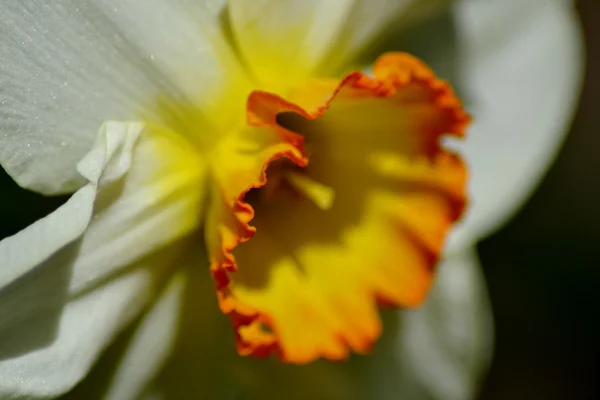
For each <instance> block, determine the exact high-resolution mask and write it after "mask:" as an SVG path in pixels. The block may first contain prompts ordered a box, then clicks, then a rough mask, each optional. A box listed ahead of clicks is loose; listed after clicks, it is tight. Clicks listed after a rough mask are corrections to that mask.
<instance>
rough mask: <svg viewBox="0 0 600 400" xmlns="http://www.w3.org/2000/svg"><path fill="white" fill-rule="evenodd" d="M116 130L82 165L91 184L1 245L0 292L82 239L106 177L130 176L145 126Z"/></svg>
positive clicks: (102, 138)
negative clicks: (76, 240)
mask: <svg viewBox="0 0 600 400" xmlns="http://www.w3.org/2000/svg"><path fill="white" fill-rule="evenodd" d="M114 128H115V129H111V130H108V129H106V130H105V131H104V132H102V133H101V134H100V135H99V136H98V141H97V143H96V145H95V146H94V148H93V149H92V150H91V151H90V152H89V153H88V154H87V155H86V157H85V158H84V159H83V160H82V161H81V162H80V164H79V173H80V174H81V176H82V177H84V178H86V179H87V180H88V182H89V183H88V184H87V185H86V186H85V187H83V188H81V189H80V190H79V191H77V192H76V193H75V194H74V195H73V196H72V197H71V198H70V199H69V200H68V201H67V202H66V203H65V204H64V205H63V206H62V207H60V208H59V209H58V210H56V211H55V212H54V213H52V214H50V215H48V216H47V217H45V218H43V219H41V220H39V221H37V222H35V223H34V224H32V225H30V226H28V227H27V228H25V229H24V230H22V231H21V232H19V233H17V234H16V235H14V236H11V237H8V238H6V239H4V240H2V241H0V266H2V267H1V268H0V289H2V288H3V287H6V286H7V285H9V284H10V283H12V282H13V281H14V280H15V279H17V278H19V277H20V276H22V275H23V274H25V273H26V272H28V271H29V270H30V269H32V268H33V267H35V266H37V265H38V264H40V263H42V262H43V261H45V260H46V259H47V258H48V257H50V256H51V255H52V254H54V253H55V252H56V251H57V250H60V249H61V248H62V247H64V246H65V245H66V244H68V243H70V242H72V241H74V240H75V239H77V238H78V237H79V236H81V234H82V233H83V232H84V230H85V228H87V226H88V224H89V221H90V219H91V217H92V211H93V207H94V200H95V199H96V191H97V190H98V186H99V182H100V178H101V176H102V174H103V173H107V174H108V173H110V175H111V176H112V177H113V178H115V179H117V178H119V177H120V176H122V175H123V174H124V173H126V172H127V169H128V166H129V163H130V161H131V154H130V151H131V148H132V146H133V144H134V143H135V141H136V140H137V138H138V136H139V134H140V132H141V130H142V125H140V124H131V125H127V126H120V127H117V126H114ZM124 149H126V150H125V151H123V150H124Z"/></svg>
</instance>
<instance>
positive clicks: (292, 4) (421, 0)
mask: <svg viewBox="0 0 600 400" xmlns="http://www.w3.org/2000/svg"><path fill="white" fill-rule="evenodd" d="M445 3H447V1H445V0H333V1H320V0H257V1H245V0H229V12H230V14H229V16H230V19H231V26H232V30H233V33H234V37H235V39H236V41H237V43H238V47H239V49H240V52H241V53H242V55H243V56H244V58H245V60H246V61H247V63H248V66H249V68H250V69H251V70H252V72H253V73H254V75H255V76H256V77H257V78H258V79H259V81H261V82H263V83H267V84H268V83H270V81H271V80H274V79H282V78H283V79H285V80H287V81H288V82H289V80H290V79H302V78H303V77H306V76H307V75H308V74H310V73H311V72H313V70H314V69H316V68H318V67H319V66H320V64H322V63H323V62H327V63H329V64H331V65H328V66H326V67H324V69H325V70H329V71H331V70H336V69H337V68H339V67H340V63H341V62H343V61H345V60H348V57H349V56H351V55H355V53H356V52H357V51H359V50H362V48H363V47H364V46H365V45H367V44H368V43H369V42H370V41H373V40H374V39H375V38H376V37H377V35H378V34H381V33H383V32H384V31H385V30H386V28H388V27H389V25H390V24H392V23H396V22H397V21H401V18H402V17H403V15H404V14H406V13H407V12H408V11H409V10H412V9H414V8H417V7H425V8H427V9H432V8H436V7H439V6H441V5H443V4H445Z"/></svg>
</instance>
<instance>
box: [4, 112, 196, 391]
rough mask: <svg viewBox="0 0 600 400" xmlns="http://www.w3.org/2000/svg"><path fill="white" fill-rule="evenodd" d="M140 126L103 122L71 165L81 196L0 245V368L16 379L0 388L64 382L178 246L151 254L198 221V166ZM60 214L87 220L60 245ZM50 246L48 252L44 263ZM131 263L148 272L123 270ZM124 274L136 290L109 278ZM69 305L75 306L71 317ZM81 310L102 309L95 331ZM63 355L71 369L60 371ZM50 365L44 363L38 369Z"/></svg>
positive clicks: (125, 317) (140, 298) (144, 294)
mask: <svg viewBox="0 0 600 400" xmlns="http://www.w3.org/2000/svg"><path fill="white" fill-rule="evenodd" d="M142 128H143V125H140V124H136V123H118V122H112V123H107V124H105V125H104V126H103V129H102V130H101V132H100V134H99V136H98V140H97V143H96V146H95V147H94V148H93V149H92V150H91V151H90V152H89V153H88V155H87V156H86V157H85V158H84V159H83V160H82V161H81V162H80V163H79V170H80V172H81V174H82V175H83V176H85V177H86V178H87V179H88V180H90V183H89V184H88V186H86V187H84V188H82V189H80V191H78V192H77V193H80V192H81V191H87V190H90V189H94V196H91V197H92V198H91V199H90V202H89V203H85V204H80V203H77V202H75V203H71V202H67V203H66V204H65V205H63V206H62V207H61V208H59V210H57V211H56V212H55V213H53V214H51V215H50V216H49V217H47V218H45V219H42V220H40V221H38V222H37V223H36V225H35V229H32V228H28V229H26V230H24V231H22V232H20V233H18V234H17V235H15V236H14V237H12V238H9V239H6V240H5V241H3V242H0V259H1V260H2V261H3V262H2V264H0V265H2V267H3V269H2V270H0V273H2V275H0V278H2V280H1V282H2V283H3V284H4V285H8V286H5V287H4V288H3V289H2V290H1V291H0V359H3V360H4V361H2V368H3V373H6V374H7V376H14V377H15V379H13V380H7V381H6V383H5V382H4V381H3V380H1V379H0V394H1V393H22V394H23V396H26V395H31V396H42V395H44V393H48V394H52V393H54V394H57V393H60V392H62V391H64V390H67V389H69V388H70V387H71V386H73V385H74V384H75V383H76V382H77V380H79V379H81V377H82V376H83V375H84V374H85V373H86V372H87V369H88V368H89V367H90V365H91V363H92V361H93V359H94V358H95V357H97V355H98V354H99V352H100V351H101V350H102V349H103V348H104V347H106V345H107V344H108V343H109V342H110V339H111V338H112V337H113V336H114V335H115V334H116V332H117V331H118V330H120V329H121V328H122V327H123V326H124V324H126V323H127V322H129V321H130V320H131V318H132V317H133V316H135V314H136V313H137V312H138V311H139V310H140V308H141V307H142V306H143V304H144V303H145V301H147V300H148V296H149V293H150V289H151V284H152V283H153V282H152V279H151V278H153V279H158V277H159V276H160V275H161V274H162V273H163V271H162V269H164V268H165V267H167V266H170V265H171V263H172V261H173V258H174V257H175V256H177V254H178V253H179V251H180V249H179V248H177V247H176V246H174V248H173V249H172V251H170V252H166V253H165V255H162V256H160V255H159V254H156V251H157V250H159V249H160V248H161V247H164V246H165V245H166V244H169V243H172V242H174V241H175V240H177V239H178V238H179V237H182V236H184V235H186V234H187V233H189V232H190V230H192V229H194V228H195V227H197V225H198V224H199V223H200V220H199V214H200V212H201V206H202V201H201V195H202V193H201V187H202V186H201V185H200V182H201V180H200V179H201V178H200V176H201V174H202V172H201V167H200V163H199V162H198V160H197V159H196V157H195V154H193V153H191V152H189V149H188V148H187V147H185V145H184V144H183V143H180V142H178V141H177V140H176V139H175V138H170V137H168V136H165V135H166V134H158V133H156V132H154V131H151V130H144V131H143V132H142ZM136 139H137V140H136ZM96 186H98V190H97V191H96ZM77 193H76V195H77ZM92 205H93V211H91V207H92ZM92 213H93V216H92ZM64 214H66V215H67V216H72V218H74V219H77V220H78V221H84V220H85V218H88V220H89V225H87V229H85V233H84V234H83V235H82V236H81V238H80V239H79V240H77V241H75V242H73V243H72V244H71V245H68V246H67V247H64V248H63V249H62V250H60V249H61V247H62V246H63V245H64V242H65V241H66V240H65V238H73V239H75V238H76V237H77V235H78V233H79V231H78V230H76V229H74V230H72V231H64V232H63V230H64V229H67V228H71V229H72V225H73V224H69V223H67V222H65V221H64V220H59V219H57V218H58V217H57V215H59V216H63V215H64ZM82 224H83V225H85V223H83V222H82ZM76 228H77V229H79V228H80V226H77V227H76ZM53 233H55V236H56V238H55V236H53ZM7 241H8V242H7ZM6 243H8V245H6ZM38 243H41V244H42V245H40V246H37V245H38ZM53 246H54V247H55V248H54V251H55V252H56V253H54V255H52V256H51V257H50V258H49V259H47V260H45V259H46V258H47V257H48V255H49V254H47V253H51V252H52V247H53ZM172 247H173V246H172ZM59 250H60V251H59ZM9 251H10V253H9ZM25 253H30V254H29V255H25ZM149 254H150V255H149ZM146 255H149V256H148V257H147V258H143V257H144V256H146ZM4 262H7V263H8V264H5V263H4ZM136 267H147V268H148V270H149V272H145V273H143V274H142V275H139V274H140V273H137V272H130V271H131V270H132V269H136ZM137 269H139V268H137ZM15 271H16V272H15ZM27 271H29V272H28V273H27V274H25V275H23V274H24V273H25V272H27ZM128 276H141V277H140V278H131V279H133V281H132V283H131V285H134V286H135V290H134V289H133V288H132V287H131V286H130V284H119V283H117V282H119V281H121V280H122V279H126V280H128V281H129V278H127V277H128ZM15 278H19V279H17V280H15ZM11 282H12V283H11ZM105 286H107V287H109V289H105ZM110 288H115V289H114V290H113V289H110ZM121 291H125V293H121ZM95 293H98V295H97V297H95ZM102 293H109V294H106V295H103V294H102ZM105 296H106V297H105ZM110 296H114V301H115V302H119V303H118V304H120V305H119V306H118V307H117V306H116V304H115V303H113V302H112V301H110V299H108V298H109V297H110ZM86 299H89V300H86ZM107 299H108V300H107ZM80 304H83V305H80ZM103 307H106V309H104V308H103ZM86 308H87V311H86ZM63 309H64V311H63ZM70 309H74V310H76V311H73V313H74V314H73V315H74V316H73V317H72V318H71V317H69V316H68V315H67V314H68V310H70ZM86 312H87V313H92V314H93V313H98V314H101V315H100V316H99V317H98V318H99V319H100V323H103V324H105V325H102V326H103V328H102V329H99V328H98V326H97V325H95V324H96V322H95V320H94V319H93V318H91V319H90V321H89V323H88V325H85V324H84V325H81V326H79V325H78V322H77V318H78V316H79V315H80V314H82V313H83V314H85V313H86ZM65 313H67V314H65ZM102 313H104V314H102ZM69 315H70V314H69ZM90 324H94V325H93V326H92V325H90ZM88 330H94V331H95V330H97V331H98V335H101V336H100V337H98V336H95V335H90V334H89V332H88ZM65 335H66V336H67V339H64V337H65ZM69 335H77V337H78V340H74V339H72V338H71V339H68V338H69V337H70V336H69ZM57 343H59V344H57ZM61 343H62V344H61ZM54 346H59V350H60V352H59V353H57V352H56V351H58V350H56V348H55V347H54ZM84 346H85V347H86V352H87V353H86V354H84V355H82V358H81V361H77V362H76V361H70V360H71V359H74V358H77V357H78V356H77V353H81V352H82V350H81V347H84ZM29 357H31V358H29ZM49 357H50V358H49ZM49 360H50V361H49ZM67 362H68V365H69V366H70V365H73V368H74V369H72V370H71V369H68V368H67V369H65V373H64V374H61V373H60V369H61V368H63V369H64V366H65V365H67V364H66V363H67ZM49 363H53V364H52V365H53V368H52V369H51V370H50V369H48V370H47V371H46V368H48V365H50V364H49ZM26 364H27V365H29V368H27V369H25V368H24V365H26ZM69 368H71V367H69ZM44 371H46V372H44ZM44 373H46V374H50V375H48V376H49V377H50V378H52V379H50V378H49V377H48V376H46V375H44ZM23 374H25V375H23ZM37 374H40V375H39V376H38V375H37ZM51 374H55V375H51ZM61 377H62V378H61ZM17 378H18V379H17ZM59 378H60V379H59ZM42 381H45V382H46V383H44V384H41V383H40V382H42ZM30 382H34V383H35V385H32V384H30ZM4 384H5V386H2V385H4ZM0 397H1V396H0Z"/></svg>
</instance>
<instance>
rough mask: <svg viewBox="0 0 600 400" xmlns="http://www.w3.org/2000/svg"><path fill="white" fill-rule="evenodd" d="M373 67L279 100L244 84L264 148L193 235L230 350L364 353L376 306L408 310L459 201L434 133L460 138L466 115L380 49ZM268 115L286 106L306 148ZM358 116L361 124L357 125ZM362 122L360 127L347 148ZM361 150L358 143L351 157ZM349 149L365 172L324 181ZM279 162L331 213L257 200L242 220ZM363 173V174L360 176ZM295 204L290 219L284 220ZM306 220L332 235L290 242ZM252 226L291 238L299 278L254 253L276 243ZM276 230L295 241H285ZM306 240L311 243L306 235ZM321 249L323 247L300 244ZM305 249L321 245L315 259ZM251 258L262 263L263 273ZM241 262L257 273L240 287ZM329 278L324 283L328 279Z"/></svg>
mask: <svg viewBox="0 0 600 400" xmlns="http://www.w3.org/2000/svg"><path fill="white" fill-rule="evenodd" d="M373 74H374V78H371V77H369V76H366V75H365V74H363V73H361V72H353V73H350V74H348V75H347V76H345V77H344V78H343V79H341V81H339V82H337V83H334V82H329V81H319V82H315V83H314V84H309V85H307V86H306V87H305V88H300V89H299V90H298V91H297V93H295V94H293V95H291V96H290V97H289V98H288V99H287V100H286V99H283V98H282V97H280V96H277V95H275V94H272V93H268V92H263V91H255V92H253V93H252V94H251V95H250V97H249V99H248V104H247V122H248V126H249V127H250V128H251V129H257V130H261V132H262V131H264V130H267V131H268V132H270V133H269V134H270V135H272V136H269V138H270V139H269V144H273V143H277V146H272V148H273V149H272V151H270V152H264V153H263V154H262V159H261V160H260V162H261V164H262V165H261V167H260V168H258V169H257V170H256V171H255V176H254V179H250V178H249V181H248V182H247V184H246V185H241V186H240V185H238V186H236V187H237V189H232V190H231V191H229V192H228V191H227V190H222V193H225V195H224V205H223V206H222V207H221V210H220V212H221V214H220V215H219V217H218V218H216V220H218V221H217V222H215V223H214V225H213V227H212V229H211V227H210V226H209V229H211V231H212V232H207V235H209V236H210V235H212V236H213V237H214V239H213V240H212V241H210V243H209V246H208V247H209V251H210V257H211V272H212V275H213V277H214V279H215V282H216V287H217V293H218V300H219V305H220V308H221V310H222V311H223V312H224V313H225V314H227V315H229V317H230V318H231V320H232V323H233V326H234V329H235V331H236V336H237V346H238V351H239V353H240V354H242V355H253V356H267V355H271V354H277V355H278V356H279V357H280V358H281V359H282V360H284V361H287V362H291V363H306V362H310V361H312V360H315V359H317V358H327V359H338V360H339V359H344V358H346V357H347V356H348V355H349V353H350V352H351V351H355V352H358V353H366V352H368V351H370V349H371V347H372V345H373V343H374V341H375V340H376V339H377V338H378V337H379V336H380V334H381V329H382V328H381V322H380V319H379V315H378V312H377V305H382V304H385V305H389V306H401V307H412V306H417V305H419V304H420V303H421V302H422V301H423V300H424V298H425V297H426V294H427V291H428V290H429V287H430V285H431V280H432V278H433V276H434V272H435V265H436V263H437V260H438V258H439V255H440V253H441V252H442V250H443V246H444V239H445V236H446V234H447V232H448V231H449V229H450V228H451V226H452V224H453V223H454V222H455V221H456V220H457V219H458V218H459V217H460V216H461V214H462V212H463V210H464V207H465V203H466V200H465V199H466V194H465V192H466V181H467V171H466V167H465V165H464V163H463V162H462V161H461V159H460V158H459V157H458V156H457V155H455V154H452V153H450V152H448V151H446V150H445V149H444V148H443V147H442V145H441V143H440V141H441V138H442V137H443V136H447V135H448V136H454V137H459V138H461V137H463V136H464V135H465V130H466V128H467V126H468V124H469V122H470V118H469V116H468V115H467V114H466V113H465V111H464V110H463V108H462V106H461V103H460V101H459V100H458V99H457V97H456V96H455V94H454V92H453V90H452V88H451V87H450V86H449V85H448V83H446V82H444V81H442V80H439V79H438V78H436V76H435V75H434V73H433V72H432V71H431V70H430V69H429V68H428V67H427V66H426V65H425V64H424V63H422V62H421V61H419V60H418V59H416V58H414V57H412V56H410V55H408V54H404V53H388V54H384V55H382V56H381V57H380V58H379V59H378V60H377V62H376V63H375V65H374V69H373ZM363 105H364V107H363ZM348 110H350V111H348ZM352 110H357V111H352ZM390 110H391V111H390ZM282 113H294V114H297V115H298V116H300V117H302V118H304V119H305V120H306V121H308V122H307V123H308V124H309V126H310V123H315V124H316V125H315V128H314V129H313V130H314V131H315V132H316V133H315V134H314V135H313V137H315V143H311V139H310V137H311V136H310V135H306V134H304V132H303V133H302V134H301V133H300V132H294V131H293V130H291V129H293V128H290V129H288V128H287V127H284V126H282V125H281V124H279V123H278V115H280V114H282ZM371 115H372V117H370V116H371ZM369 118H373V120H372V121H370V119H369ZM311 121H312V122H311ZM370 125H372V126H373V127H374V128H373V131H370V130H368V129H366V128H363V127H368V126H370ZM353 127H357V128H356V132H354V131H353V129H354V128H353ZM311 129H312V128H311ZM377 129H380V131H381V132H382V134H381V135H380V136H378V131H377ZM348 130H352V132H350V133H348V132H347V131H348ZM363 131H364V132H370V133H368V134H369V135H370V136H369V138H368V139H367V140H365V141H364V143H365V144H364V145H360V146H359V143H363V142H361V141H360V137H361V135H364V132H363ZM328 135H330V136H331V138H332V139H327V140H326V141H324V142H323V143H328V144H331V143H340V144H339V145H337V146H334V147H335V148H334V149H333V150H332V149H331V148H330V147H331V146H330V147H327V149H326V150H323V153H326V154H325V155H321V156H320V157H321V158H318V157H319V156H318V155H317V154H318V153H319V150H320V148H319V143H321V142H320V140H321V139H319V138H320V137H328ZM353 140H356V143H354V142H352V141H353ZM305 141H306V142H307V143H306V146H308V147H310V154H308V153H309V152H308V151H307V150H306V149H305ZM378 141H380V143H378ZM351 142H352V143H351ZM348 143H349V144H348ZM361 146H362V147H363V150H364V151H363V150H361V151H362V152H358V150H357V148H359V147H361ZM337 149H340V150H339V151H338V150H337ZM390 149H391V150H392V151H387V150H390ZM344 152H346V153H347V155H348V156H347V157H346V153H344ZM363 153H365V154H367V153H370V156H369V157H370V158H369V157H367V156H364V157H363V156H362V155H361V156H360V157H363V158H361V160H363V161H364V165H365V166H367V165H368V166H370V167H369V168H366V167H365V168H361V169H360V170H357V172H356V175H355V176H356V178H355V179H354V180H355V182H353V184H354V185H356V187H353V186H352V185H350V184H348V183H347V180H344V179H339V178H338V177H339V176H342V175H341V174H343V173H344V170H345V169H353V168H356V165H354V164H356V163H355V162H354V161H352V162H350V163H348V162H347V161H344V160H346V159H354V158H353V157H355V156H356V155H358V154H363ZM378 154H381V157H379V156H378ZM371 156H372V157H371ZM282 158H285V159H287V160H289V161H290V162H291V163H293V164H294V165H295V166H296V168H299V169H303V168H305V169H306V171H308V172H307V173H308V174H313V176H314V177H316V178H315V179H320V180H322V181H323V182H326V183H327V184H329V186H331V187H333V189H334V190H335V191H336V192H339V193H340V196H341V197H339V199H340V200H339V207H340V208H342V209H343V211H344V212H341V211H340V212H337V213H336V212H333V213H330V214H327V211H322V210H316V209H315V207H314V206H311V205H303V204H300V205H298V206H297V207H295V208H294V209H293V210H294V212H293V216H290V221H289V223H290V225H289V226H286V221H287V219H284V220H282V218H279V217H280V215H279V216H278V217H277V218H275V217H273V218H271V217H269V215H268V214H269V212H270V211H269V208H268V206H267V207H264V208H265V210H266V211H264V213H266V216H265V217H264V218H263V217H262V216H256V220H254V221H253V219H255V210H254V208H253V206H252V205H251V204H249V203H248V202H246V195H247V193H248V192H249V191H250V190H251V189H255V188H261V187H264V186H265V185H267V183H268V173H267V168H268V167H269V165H270V164H271V163H272V162H274V161H275V160H280V159H282ZM388 158H389V160H387V159H388ZM313 164H314V165H315V167H314V170H311V168H312V167H313ZM317 164H318V165H317ZM367 169H369V171H371V172H368V173H367V172H364V171H365V170H367ZM332 171H333V172H332ZM361 171H363V172H361ZM348 173H349V174H354V171H348ZM363 175H364V176H363ZM382 176H383V177H384V178H385V182H386V183H385V185H388V186H386V187H385V188H384V189H385V190H380V189H379V187H378V186H375V185H376V184H374V183H372V182H373V181H378V179H379V178H380V177H382ZM374 178H376V179H374ZM342 181H343V182H342ZM389 181H392V182H393V183H391V184H389V183H388V182H389ZM360 185H363V186H364V187H360ZM240 188H241V190H238V189H240ZM353 190H355V191H356V192H357V193H363V192H364V193H367V194H365V200H364V202H363V203H361V205H360V207H359V206H355V205H354V204H350V203H348V204H346V203H347V202H348V201H347V200H346V199H348V198H349V197H352V196H349V195H348V194H352V191H353ZM235 192H237V193H235ZM368 193H373V195H372V196H371V195H368ZM368 196H370V197H368ZM337 199H338V197H336V201H338V200H337ZM345 202H346V203H345ZM337 206H338V203H335V204H334V206H333V207H337ZM311 207H312V208H311ZM278 210H279V211H278V212H281V207H279V208H278ZM303 210H306V212H305V214H306V215H305V218H304V219H303V218H302V216H297V215H298V214H299V213H302V212H304V211H303ZM346 210H347V211H348V213H347V214H348V215H349V214H361V215H359V216H356V215H354V216H353V218H354V220H353V221H352V223H346V222H343V221H340V220H341V219H344V218H347V216H346ZM261 212H263V211H261ZM320 213H322V215H323V216H325V217H322V216H321V214H320ZM327 215H331V217H327ZM270 218H271V219H270ZM313 218H314V221H317V222H315V224H318V223H320V222H318V221H319V220H320V219H323V218H330V219H331V220H330V221H329V222H328V224H329V226H338V225H339V226H340V227H341V228H340V230H339V232H340V237H342V236H343V238H341V239H339V240H337V239H336V241H335V244H331V243H330V242H328V241H325V242H326V243H325V244H323V246H320V244H319V243H317V244H316V245H313V244H311V245H310V246H309V245H307V246H303V244H302V243H303V239H302V238H303V237H304V236H303V235H306V238H307V239H308V238H309V237H310V235H311V234H312V233H311V232H312V231H311V229H312V228H311V227H301V226H299V225H302V224H304V223H305V222H304V221H305V220H306V221H311V220H312V219H313ZM261 221H264V223H262V222H261ZM274 221H275V222H274ZM251 223H252V224H254V223H256V224H258V225H257V226H258V228H257V227H256V226H252V225H251ZM307 223H308V222H307ZM261 224H262V225H264V226H265V227H266V228H264V229H265V230H267V231H268V230H269V229H272V231H273V235H279V236H282V237H284V238H283V239H282V240H287V241H288V242H289V243H288V242H286V244H290V246H291V244H293V246H294V247H293V248H294V249H297V250H295V251H297V254H295V257H296V256H297V258H298V260H301V261H298V262H300V263H303V264H304V266H305V268H304V269H303V272H302V274H297V273H295V272H290V271H291V269H290V267H289V266H288V264H285V262H287V261H285V262H284V261H281V260H287V258H285V257H284V256H282V257H279V259H278V260H279V261H278V260H275V261H273V260H271V259H263V256H264V254H265V253H269V252H279V251H280V249H279V248H277V249H274V248H272V247H271V246H272V245H271V244H269V243H267V238H266V237H264V238H260V237H259V235H260V232H261V229H263V228H261V226H259V225H261ZM274 224H275V225H274ZM257 229H258V230H257ZM322 229H325V230H326V229H328V228H327V227H324V228H322ZM290 231H292V232H295V233H296V236H294V237H293V238H292V237H291V236H290V238H289V239H286V237H287V235H288V233H289V232H290ZM257 232H258V234H257ZM336 232H337V231H336ZM255 235H257V236H256V239H253V237H254V236H255ZM332 235H335V232H334V233H332ZM315 236H319V235H315ZM313 239H314V238H311V239H310V242H311V243H312V242H314V241H316V242H318V238H316V239H314V240H313ZM254 240H257V244H256V246H257V248H256V249H254V248H253V246H254V244H253V241H254ZM307 241H308V240H307ZM246 242H247V243H246ZM292 242H293V243H292ZM340 243H342V244H340ZM329 245H331V246H337V247H335V248H333V247H332V248H331V249H329V248H327V249H326V250H314V249H315V248H317V249H322V248H324V247H326V246H329ZM284 247H285V246H284ZM238 248H239V249H238ZM238 251H239V253H238ZM318 251H323V258H322V265H319V264H320V263H321V262H320V261H319V260H320V258H319V256H318V255H319V253H318ZM234 253H235V254H234ZM282 254H283V253H282ZM302 260H304V261H302ZM264 264H269V265H267V266H266V267H267V268H266V269H268V272H264V270H265V265H264ZM342 266H343V267H342ZM253 269H257V270H258V269H260V270H261V271H263V272H261V273H262V274H264V276H262V280H261V283H260V285H254V286H253V284H252V282H253V281H255V280H256V279H254V278H256V277H254V278H252V279H250V278H247V276H250V277H252V276H253V274H255V273H254V272H253ZM242 272H243V273H242ZM256 274H257V273H256ZM327 274H330V275H327ZM332 276H333V277H336V278H334V279H332V278H331V277H332ZM331 281H336V282H338V283H336V285H335V286H332V287H330V286H331V285H332V284H331V283H330V282H331ZM286 285H287V286H286ZM303 330H304V331H303Z"/></svg>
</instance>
